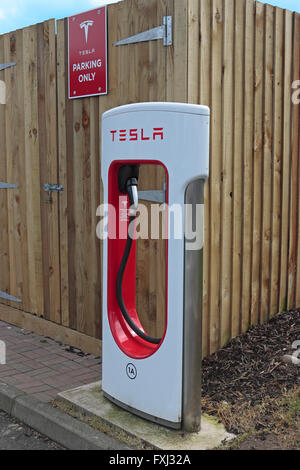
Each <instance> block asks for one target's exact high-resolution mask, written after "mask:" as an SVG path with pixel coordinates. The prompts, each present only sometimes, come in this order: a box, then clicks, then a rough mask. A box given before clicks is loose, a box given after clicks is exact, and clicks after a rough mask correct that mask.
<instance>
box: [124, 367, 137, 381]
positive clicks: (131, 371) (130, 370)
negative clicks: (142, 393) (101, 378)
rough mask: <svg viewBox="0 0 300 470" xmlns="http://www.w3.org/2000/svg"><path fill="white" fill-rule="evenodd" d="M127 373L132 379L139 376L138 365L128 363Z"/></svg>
mask: <svg viewBox="0 0 300 470" xmlns="http://www.w3.org/2000/svg"><path fill="white" fill-rule="evenodd" d="M126 374H127V377H129V378H130V379H131V380H134V379H135V378H136V376H137V370H136V367H135V366H134V365H133V364H127V366H126Z"/></svg>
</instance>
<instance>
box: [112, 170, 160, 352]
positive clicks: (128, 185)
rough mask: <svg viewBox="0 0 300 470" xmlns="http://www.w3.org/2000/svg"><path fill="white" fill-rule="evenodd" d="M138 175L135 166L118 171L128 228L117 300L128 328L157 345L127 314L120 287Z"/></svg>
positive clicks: (131, 233)
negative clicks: (128, 205) (126, 210)
mask: <svg viewBox="0 0 300 470" xmlns="http://www.w3.org/2000/svg"><path fill="white" fill-rule="evenodd" d="M138 174H139V170H138V167H137V166H136V165H124V166H123V167H121V168H120V170H119V189H120V191H121V192H122V193H124V194H125V193H127V194H128V197H129V204H130V209H129V227H128V236H127V242H126V246H125V250H124V253H123V257H122V261H121V264H120V268H119V271H118V277H117V284H116V289H117V300H118V304H119V307H120V310H121V312H122V315H123V318H124V320H125V321H126V323H127V324H128V325H129V326H130V328H131V329H132V330H133V331H134V332H135V333H136V334H137V335H138V336H139V337H140V338H142V339H143V340H145V341H147V342H148V343H152V344H159V343H160V342H161V338H152V337H151V336H149V335H147V334H146V333H144V331H142V330H141V329H140V328H138V326H137V325H136V324H135V323H134V321H133V320H132V318H131V316H130V315H129V313H128V312H127V309H126V307H125V303H124V299H123V293H122V285H123V277H124V272H125V268H126V265H127V262H128V258H129V255H130V252H131V248H132V243H133V237H134V221H135V218H136V211H137V207H138V192H137V186H138Z"/></svg>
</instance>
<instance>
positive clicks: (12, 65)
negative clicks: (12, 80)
mask: <svg viewBox="0 0 300 470" xmlns="http://www.w3.org/2000/svg"><path fill="white" fill-rule="evenodd" d="M15 65H17V64H16V62H7V63H6V64H0V70H5V69H8V68H9V67H14V66H15Z"/></svg>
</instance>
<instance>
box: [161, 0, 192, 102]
mask: <svg viewBox="0 0 300 470" xmlns="http://www.w3.org/2000/svg"><path fill="white" fill-rule="evenodd" d="M187 7H188V3H187V2H182V1H181V0H168V2H167V14H168V15H171V16H173V38H174V39H173V46H170V47H167V48H166V49H167V51H166V54H167V80H166V91H167V101H177V102H183V103H186V102H187V100H188V50H187V49H188V48H187V44H188V29H187V21H188V10H187Z"/></svg>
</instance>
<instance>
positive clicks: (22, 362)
mask: <svg viewBox="0 0 300 470" xmlns="http://www.w3.org/2000/svg"><path fill="white" fill-rule="evenodd" d="M3 342H4V343H5V349H6V361H5V362H6V363H5V364H2V362H3V357H2V354H1V356H0V410H2V411H4V412H6V413H7V414H8V415H9V416H10V417H13V418H15V419H17V420H19V421H20V422H22V423H24V424H25V425H27V426H29V427H30V428H32V429H34V430H36V431H37V432H39V433H41V434H43V435H45V436H47V437H48V438H49V439H51V440H53V441H55V442H56V443H58V444H60V445H61V446H63V447H65V448H66V449H72V450H128V449H129V447H128V446H126V445H125V444H123V443H121V442H119V441H118V440H116V439H114V438H112V437H110V436H108V435H106V434H105V433H102V432H98V431H96V430H94V429H92V428H91V427H90V426H88V425H87V424H85V423H83V422H81V421H79V420H77V419H75V418H73V417H71V416H69V415H67V414H65V413H64V412H62V411H61V410H58V409H56V408H54V407H53V406H51V404H50V402H51V401H53V400H54V399H55V398H56V397H57V394H58V393H59V392H62V391H64V390H68V389H72V388H74V387H78V386H81V385H85V384H89V383H91V382H95V381H97V380H101V375H102V370H101V358H100V357H96V356H93V355H92V354H87V353H84V352H82V351H80V350H77V349H75V348H72V347H69V346H67V345H63V344H61V343H59V342H57V341H54V340H52V339H50V338H46V337H43V336H40V335H38V334H36V333H33V332H30V331H26V330H24V329H22V328H18V327H17V326H13V325H10V324H8V323H5V322H3V321H0V346H1V352H3ZM0 446H1V442H0ZM0 448H1V447H0Z"/></svg>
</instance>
